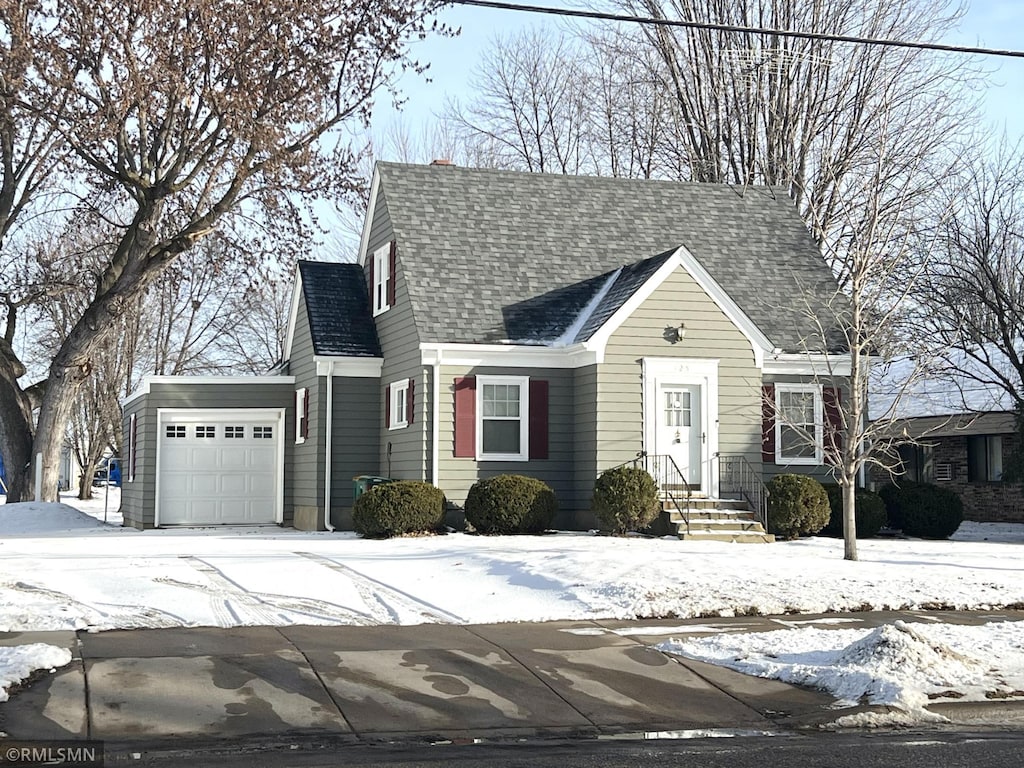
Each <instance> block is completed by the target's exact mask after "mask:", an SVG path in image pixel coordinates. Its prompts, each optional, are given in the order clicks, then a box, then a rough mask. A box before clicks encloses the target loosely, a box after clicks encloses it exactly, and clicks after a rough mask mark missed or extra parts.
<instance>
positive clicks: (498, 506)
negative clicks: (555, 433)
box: [466, 475, 558, 534]
mask: <svg viewBox="0 0 1024 768" xmlns="http://www.w3.org/2000/svg"><path fill="white" fill-rule="evenodd" d="M557 512H558V500H557V499H556V498H555V492H554V491H552V490H551V488H550V487H549V486H548V485H547V484H546V483H544V482H543V481H541V480H538V479H537V478H535V477H526V476H525V475H497V476H495V477H489V478H487V479H486V480H479V481H477V482H476V483H474V484H473V487H472V488H470V489H469V495H468V496H466V522H467V523H469V524H470V525H472V526H473V528H474V529H475V530H476V531H477V533H494V534H502V533H543V532H544V531H546V530H547V529H548V528H549V527H551V523H552V521H554V519H555V514H556V513H557Z"/></svg>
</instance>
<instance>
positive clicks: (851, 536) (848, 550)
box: [840, 472, 857, 560]
mask: <svg viewBox="0 0 1024 768" xmlns="http://www.w3.org/2000/svg"><path fill="white" fill-rule="evenodd" d="M840 484H841V485H842V488H843V559H844V560H856V559H857V515H856V503H857V475H856V474H854V475H849V474H847V473H846V472H844V473H843V475H842V477H841V478H840Z"/></svg>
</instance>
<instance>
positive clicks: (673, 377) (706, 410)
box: [640, 357, 719, 497]
mask: <svg viewBox="0 0 1024 768" xmlns="http://www.w3.org/2000/svg"><path fill="white" fill-rule="evenodd" d="M640 362H641V372H642V378H643V441H644V442H643V448H644V450H645V451H648V452H652V453H653V452H654V450H653V449H654V446H655V445H656V438H655V435H656V431H657V423H658V414H659V406H658V388H659V387H660V386H661V385H662V384H691V385H692V384H696V385H699V386H700V388H701V398H700V418H701V425H702V429H703V431H704V433H705V434H706V435H707V440H706V441H704V442H702V443H701V449H700V467H701V469H700V478H701V479H700V482H701V490H702V491H705V492H706V493H707V494H708V495H709V496H712V497H717V496H718V475H717V473H715V472H712V471H711V470H712V466H711V465H712V461H713V459H714V457H715V456H717V455H718V427H719V424H718V364H719V361H718V360H717V359H712V358H693V357H645V358H642V359H641V361H640Z"/></svg>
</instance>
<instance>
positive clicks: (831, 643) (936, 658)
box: [658, 621, 1024, 725]
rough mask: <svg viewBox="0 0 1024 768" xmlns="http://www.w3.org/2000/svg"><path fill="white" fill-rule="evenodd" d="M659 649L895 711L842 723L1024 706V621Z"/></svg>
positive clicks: (738, 638) (781, 635) (901, 625)
mask: <svg viewBox="0 0 1024 768" xmlns="http://www.w3.org/2000/svg"><path fill="white" fill-rule="evenodd" d="M658 648H659V649H660V650H663V651H665V652H667V653H674V654H677V655H680V656H685V657H687V658H691V659H697V660H699V661H706V662H710V663H712V664H718V665H720V666H724V667H729V668H730V669H734V670H737V671H739V672H744V673H746V674H750V675H756V676H757V677H765V678H773V679H777V680H782V681H783V682H787V683H794V684H798V685H806V686H811V687H814V688H818V689H821V690H824V691H828V692H829V693H831V694H832V695H834V696H835V697H836V698H837V699H838V705H839V706H843V707H849V706H856V705H858V704H874V705H884V706H889V707H892V708H893V709H894V710H895V711H894V712H892V713H866V715H864V716H860V715H853V716H849V717H847V718H843V719H842V720H841V721H840V724H841V725H864V724H870V725H881V724H883V723H884V724H889V725H892V724H897V723H912V722H928V721H940V720H942V719H943V718H942V717H941V716H939V715H936V714H934V713H932V712H929V711H928V709H927V705H928V703H929V702H932V701H942V700H946V701H949V700H957V701H985V700H991V699H1021V700H1024V622H1012V621H1010V622H996V623H991V624H986V625H982V626H960V625H954V624H942V623H939V624H915V625H913V626H911V625H909V624H906V623H905V622H902V621H897V622H895V623H893V624H886V625H883V626H881V627H877V628H875V629H871V630H856V629H818V628H814V627H805V628H801V629H789V630H780V631H777V632H760V633H755V634H728V635H717V636H714V637H705V638H696V639H690V640H686V641H681V640H669V641H668V642H665V643H662V644H660V645H659V646H658ZM851 718H853V719H851Z"/></svg>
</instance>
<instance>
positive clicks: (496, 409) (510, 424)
mask: <svg viewBox="0 0 1024 768" xmlns="http://www.w3.org/2000/svg"><path fill="white" fill-rule="evenodd" d="M529 381H530V380H529V378H528V377H526V376H479V377H477V387H476V394H477V409H476V412H477V419H478V421H479V423H478V428H477V430H476V434H477V457H478V458H479V459H481V460H487V461H502V460H505V461H526V460H527V459H528V458H529V444H528V429H529V418H528V416H529V413H530V403H529V397H530V387H529Z"/></svg>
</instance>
